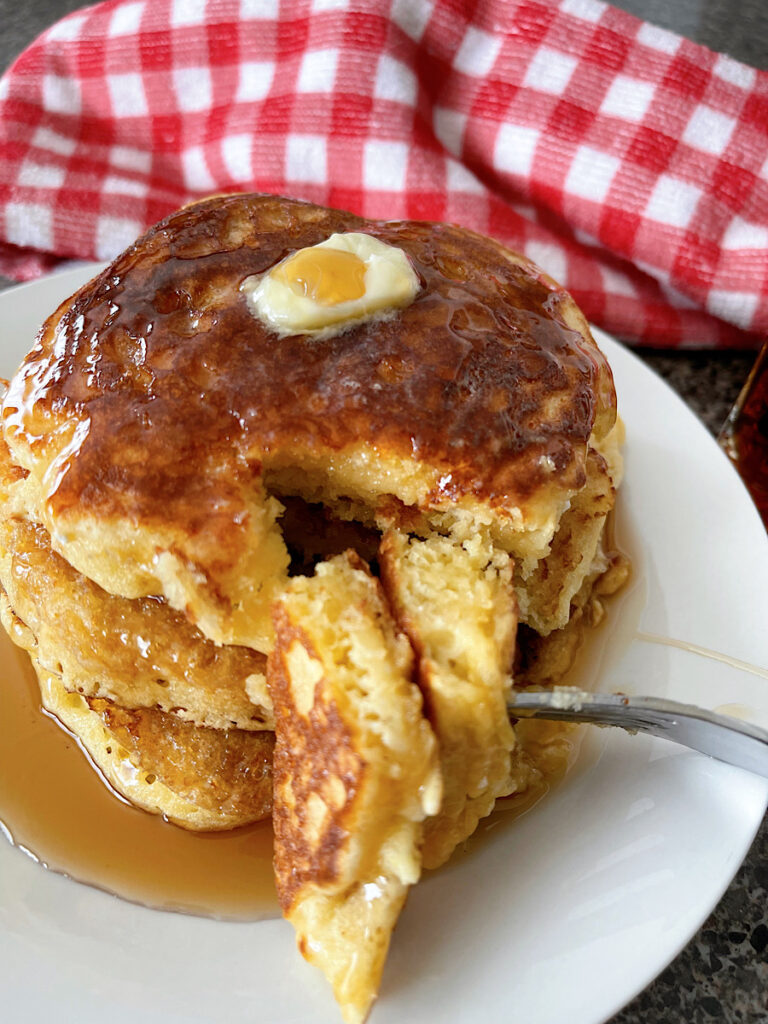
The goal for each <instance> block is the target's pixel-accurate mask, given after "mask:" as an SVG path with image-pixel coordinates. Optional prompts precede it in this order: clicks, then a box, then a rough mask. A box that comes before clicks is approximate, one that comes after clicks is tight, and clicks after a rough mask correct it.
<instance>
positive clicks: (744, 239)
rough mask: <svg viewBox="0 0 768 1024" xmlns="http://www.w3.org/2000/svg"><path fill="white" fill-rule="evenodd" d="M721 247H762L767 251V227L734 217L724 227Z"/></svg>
mask: <svg viewBox="0 0 768 1024" xmlns="http://www.w3.org/2000/svg"><path fill="white" fill-rule="evenodd" d="M721 245H722V248H723V249H762V250H765V251H768V228H765V227H763V226H762V225H761V224H752V223H750V222H749V221H746V220H742V218H741V217H734V218H733V220H732V221H731V223H730V224H729V225H728V227H727V228H726V231H725V233H724V235H723V241H722V243H721Z"/></svg>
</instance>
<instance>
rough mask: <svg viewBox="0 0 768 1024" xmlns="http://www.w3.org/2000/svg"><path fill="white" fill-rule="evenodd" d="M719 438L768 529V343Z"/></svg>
mask: <svg viewBox="0 0 768 1024" xmlns="http://www.w3.org/2000/svg"><path fill="white" fill-rule="evenodd" d="M719 440H720V444H721V445H722V446H723V448H724V449H725V452H726V454H727V455H728V456H729V458H730V459H731V461H732V462H733V463H734V464H735V466H736V469H737V470H738V471H739V473H740V475H741V478H742V479H743V481H744V483H745V484H746V485H747V489H748V490H749V492H750V494H751V495H752V499H753V501H754V502H755V505H757V509H758V511H759V513H760V515H761V516H762V519H763V523H764V524H765V526H766V529H768V344H765V345H763V348H762V351H761V352H760V355H759V356H758V357H757V362H756V363H755V365H754V367H753V368H752V371H751V373H750V375H749V377H748V378H747V381H746V384H745V385H744V388H743V389H742V392H741V394H740V395H739V398H738V400H737V402H736V405H735V406H734V407H733V409H732V410H731V413H730V415H729V416H728V419H727V420H726V423H725V426H724V427H723V430H722V431H721V434H720V438H719Z"/></svg>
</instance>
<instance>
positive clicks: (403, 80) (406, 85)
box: [373, 53, 418, 107]
mask: <svg viewBox="0 0 768 1024" xmlns="http://www.w3.org/2000/svg"><path fill="white" fill-rule="evenodd" d="M417 91H418V82H417V80H416V75H414V73H413V72H412V71H411V69H410V68H409V67H406V65H405V64H403V63H402V61H399V60H395V58H394V57H390V56H389V55H388V54H386V53H384V54H382V55H381V57H380V58H379V63H378V66H377V68H376V81H375V83H374V87H373V94H374V96H376V97H377V99H380V100H393V101H395V102H396V103H407V104H408V106H411V107H412V106H414V105H415V103H416V94H417Z"/></svg>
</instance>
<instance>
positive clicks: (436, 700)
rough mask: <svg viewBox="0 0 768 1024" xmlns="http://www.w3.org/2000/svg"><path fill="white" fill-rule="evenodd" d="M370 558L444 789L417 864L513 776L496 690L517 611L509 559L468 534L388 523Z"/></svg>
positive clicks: (440, 856)
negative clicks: (412, 655) (421, 535)
mask: <svg viewBox="0 0 768 1024" xmlns="http://www.w3.org/2000/svg"><path fill="white" fill-rule="evenodd" d="M379 564H380V566H381V576H382V583H383V586H384V589H385V591H386V593H387V596H388V598H389V601H390V604H391V606H392V607H393V608H394V610H395V617H396V619H397V621H398V624H399V625H400V627H401V628H402V629H403V630H404V631H405V632H406V633H407V634H408V636H409V637H410V639H411V642H412V644H413V646H414V649H415V650H416V653H417V655H418V665H419V683H420V685H421V688H422V691H423V693H424V698H425V704H426V707H427V713H428V716H429V719H430V722H431V724H432V728H433V729H434V731H435V734H436V736H437V740H438V744H439V747H440V763H441V769H442V773H443V785H444V796H443V804H442V807H441V808H440V813H439V814H438V815H436V816H435V817H433V818H430V819H429V821H427V823H426V825H425V829H424V847H423V851H422V856H423V863H424V866H425V867H428V868H435V867H439V865H441V864H443V863H444V862H445V861H446V860H447V859H448V858H449V857H450V855H451V853H452V852H453V850H454V849H455V847H456V846H457V845H458V844H459V843H461V842H462V841H463V840H465V839H466V838H468V836H470V835H471V834H472V833H473V832H474V831H475V828H476V827H477V823H478V821H479V820H480V819H481V818H483V817H485V816H486V815H487V814H490V812H491V811H492V810H493V806H494V803H495V801H496V798H497V797H500V796H507V795H509V794H510V793H511V792H514V791H515V790H516V789H517V788H519V786H520V785H522V784H523V780H522V779H520V780H517V779H515V778H512V777H511V776H510V753H511V751H512V750H513V748H514V745H515V737H514V733H513V731H512V727H511V726H510V724H509V716H508V713H507V705H506V698H507V694H508V691H509V688H510V682H511V680H510V671H511V667H512V659H513V654H514V645H515V628H516V625H517V615H516V607H515V597H514V592H513V590H512V562H511V559H510V557H509V555H507V554H506V553H504V552H501V551H498V550H495V549H494V548H493V547H492V545H491V544H490V543H488V541H487V540H483V539H482V538H481V537H479V536H477V537H475V538H473V539H472V540H468V541H465V542H464V543H463V544H457V543H454V542H453V541H451V540H449V539H448V538H445V537H437V536H436V537H432V538H429V539H428V540H420V539H418V538H408V537H407V535H405V534H403V533H401V532H399V531H395V530H391V531H389V532H388V533H387V534H385V536H384V539H383V541H382V545H381V549H380V553H379Z"/></svg>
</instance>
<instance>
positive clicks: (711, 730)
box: [507, 687, 768, 778]
mask: <svg viewBox="0 0 768 1024" xmlns="http://www.w3.org/2000/svg"><path fill="white" fill-rule="evenodd" d="M507 708H508V711H509V714H510V716H511V717H512V718H546V719H550V720H553V721H561V722H592V723H594V724H596V725H618V726H620V727H621V728H622V729H626V730H627V731H628V732H633V733H634V732H647V733H650V735H652V736H661V737H663V738H664V739H667V740H672V741H673V742H675V743H681V744H682V745H683V746H686V747H690V748H691V749H692V750H698V751H700V752H701V753H702V754H708V755H709V756H710V757H715V758H717V759H718V760H719V761H725V762H727V763H728V764H733V765H736V766H737V767H738V768H746V769H747V771H750V772H755V773H756V774H757V775H763V776H765V777H766V778H768V731H766V730H765V729H762V728H761V727H760V726H759V725H753V724H752V723H750V722H743V721H741V720H740V719H737V718H732V717H730V716H729V715H720V714H717V713H715V712H714V711H707V710H705V709H704V708H699V707H696V706H695V705H694V704H680V703H678V702H677V701H673V700H665V699H663V698H661V697H627V696H625V695H624V694H620V693H586V692H585V691H583V690H577V689H574V688H571V687H555V688H554V689H553V690H545V691H517V692H513V694H512V696H511V698H510V700H509V701H508V703H507Z"/></svg>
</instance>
